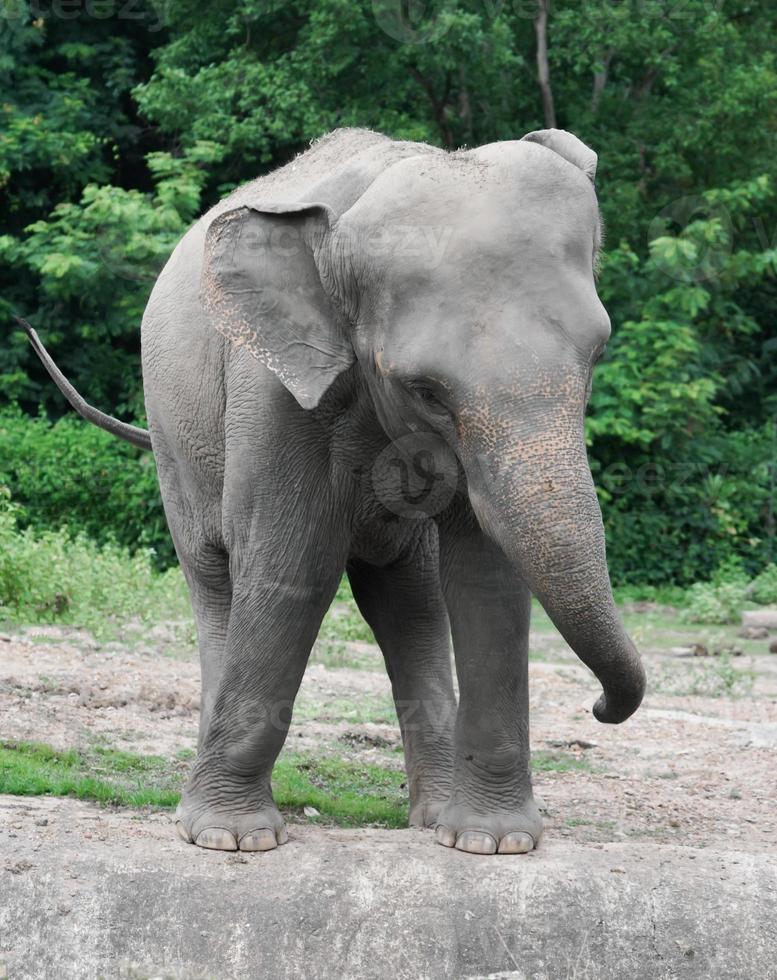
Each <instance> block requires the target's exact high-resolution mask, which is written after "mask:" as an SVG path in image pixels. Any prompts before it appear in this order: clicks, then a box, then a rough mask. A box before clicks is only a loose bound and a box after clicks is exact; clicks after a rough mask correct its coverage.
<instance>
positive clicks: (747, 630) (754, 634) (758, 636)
mask: <svg viewBox="0 0 777 980" xmlns="http://www.w3.org/2000/svg"><path fill="white" fill-rule="evenodd" d="M739 635H740V637H741V638H742V639H743V640H765V639H767V638H768V636H769V630H768V629H767V628H766V627H765V626H743V627H742V629H741V630H740V631H739Z"/></svg>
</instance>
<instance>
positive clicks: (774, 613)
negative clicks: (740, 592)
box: [742, 608, 777, 630]
mask: <svg viewBox="0 0 777 980" xmlns="http://www.w3.org/2000/svg"><path fill="white" fill-rule="evenodd" d="M748 626H752V627H759V626H760V627H763V628H764V629H767V630H777V609H766V608H765V609H749V610H747V611H746V612H743V613H742V627H743V628H744V627H748Z"/></svg>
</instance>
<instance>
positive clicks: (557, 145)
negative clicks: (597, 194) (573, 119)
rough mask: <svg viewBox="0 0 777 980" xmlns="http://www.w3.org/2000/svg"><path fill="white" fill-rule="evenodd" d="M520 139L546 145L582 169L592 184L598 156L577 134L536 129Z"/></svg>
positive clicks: (558, 130) (563, 130) (562, 130)
mask: <svg viewBox="0 0 777 980" xmlns="http://www.w3.org/2000/svg"><path fill="white" fill-rule="evenodd" d="M521 139H522V140H526V141H528V142H529V143H540V144H541V145H542V146H547V148H548V149H549V150H553V152H554V153H558V155H559V156H561V157H564V159H565V160H569V162H570V163H573V164H574V165H575V166H576V167H578V168H579V169H580V170H582V171H583V173H584V174H586V176H587V177H588V179H589V180H590V181H591V183H592V184H593V182H594V179H595V177H596V164H597V162H598V157H597V155H596V154H595V153H594V151H593V150H592V149H591V148H590V147H589V146H586V145H585V143H584V142H583V141H582V140H579V139H578V138H577V136H573V135H572V133H568V132H567V131H566V130H565V129H538V130H536V131H535V132H533V133H527V134H526V135H525V136H522V137H521Z"/></svg>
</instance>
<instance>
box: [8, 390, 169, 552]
mask: <svg viewBox="0 0 777 980" xmlns="http://www.w3.org/2000/svg"><path fill="white" fill-rule="evenodd" d="M0 484H2V485H4V486H7V487H8V488H9V489H10V491H11V497H12V499H13V500H14V502H15V503H16V504H18V505H20V506H19V507H18V508H17V510H16V511H15V519H16V521H17V522H18V523H19V525H20V526H22V527H27V526H31V527H34V528H35V529H36V531H43V530H46V529H49V530H56V529H58V528H60V527H63V526H64V525H67V527H68V528H69V529H70V531H71V533H74V534H79V533H80V534H85V535H88V537H89V538H91V539H92V540H94V541H95V542H97V543H98V544H107V543H109V542H115V543H117V544H119V545H123V546H124V547H125V548H128V549H129V550H130V551H135V550H137V549H145V550H148V549H153V551H154V561H155V563H156V564H157V565H158V566H159V567H167V566H170V565H172V564H174V563H175V550H174V548H173V544H172V540H171V538H170V534H169V532H168V530H167V523H166V521H165V516H164V511H163V509H162V500H161V497H160V494H159V485H158V482H157V476H156V467H155V465H154V459H153V456H152V455H151V453H144V452H142V451H141V450H138V449H135V448H134V447H132V446H130V445H128V444H127V443H124V442H121V441H120V440H118V439H116V438H115V437H113V436H111V435H109V434H108V433H107V432H102V431H101V430H100V429H96V428H95V427H94V426H92V425H89V424H88V423H86V422H84V421H83V420H82V419H80V418H77V417H76V416H75V415H72V416H65V417H64V418H61V419H60V420H59V421H58V422H56V423H54V424H51V423H50V422H48V421H47V420H46V419H45V418H42V417H39V418H32V419H31V418H29V416H26V415H23V414H22V413H21V412H20V411H18V410H12V409H7V410H6V411H5V412H3V413H2V414H0Z"/></svg>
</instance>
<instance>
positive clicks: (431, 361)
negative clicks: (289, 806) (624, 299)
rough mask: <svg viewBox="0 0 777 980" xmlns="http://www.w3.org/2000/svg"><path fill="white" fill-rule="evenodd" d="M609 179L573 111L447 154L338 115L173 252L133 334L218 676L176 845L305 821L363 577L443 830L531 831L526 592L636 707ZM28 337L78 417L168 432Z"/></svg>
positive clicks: (471, 834) (207, 666)
mask: <svg viewBox="0 0 777 980" xmlns="http://www.w3.org/2000/svg"><path fill="white" fill-rule="evenodd" d="M595 169H596V154H595V153H593V151H591V150H590V149H588V147H586V146H585V145H584V144H583V143H581V142H580V141H579V140H578V139H577V138H576V137H575V136H572V135H571V134H569V133H566V132H563V131H560V130H543V131H540V132H535V133H530V134H529V135H527V136H524V137H523V139H521V140H518V141H509V142H501V143H494V144H491V145H489V146H483V147H480V148H478V149H472V150H467V151H458V152H454V153H448V152H445V151H442V150H439V149H436V148H434V147H431V146H425V145H423V144H418V143H407V142H396V141H393V140H391V139H389V138H387V137H384V136H381V135H379V134H377V133H372V132H368V131H365V130H354V129H345V130H338V131H336V132H334V133H332V134H330V135H329V136H327V137H325V138H324V139H321V140H319V141H318V142H317V143H315V144H314V145H313V146H312V147H311V148H310V149H309V150H308V151H307V152H305V153H304V154H302V155H301V156H299V157H297V158H296V159H295V160H293V161H292V162H291V163H289V164H288V165H287V166H285V167H283V168H281V169H280V170H277V171H275V172H274V173H272V174H270V175H269V176H266V177H263V178H260V179H259V180H256V181H254V182H252V183H250V184H248V185H246V186H244V187H241V188H240V189H238V190H236V191H235V192H234V193H232V194H231V195H230V196H229V197H227V198H226V199H225V200H224V201H222V202H221V203H220V204H218V205H217V206H216V207H215V208H213V210H211V211H210V212H209V213H208V214H207V215H206V216H205V217H204V218H202V219H201V220H200V221H199V222H198V223H197V224H196V225H195V226H194V227H192V228H191V229H190V231H189V232H188V233H187V234H186V235H185V236H184V238H183V239H182V241H181V242H180V244H179V245H178V247H177V248H176V250H175V252H174V253H173V255H172V257H171V258H170V260H169V262H168V263H167V265H166V267H165V269H164V271H163V272H162V274H161V275H160V277H159V279H158V281H157V283H156V285H155V287H154V290H153V293H152V295H151V298H150V300H149V303H148V307H147V309H146V313H145V316H144V319H143V327H142V347H143V376H144V386H145V398H146V407H147V414H148V420H149V425H150V443H151V445H152V446H153V451H154V455H155V457H156V463H157V468H158V473H159V482H160V485H161V490H162V497H163V500H164V506H165V512H166V515H167V519H168V523H169V525H170V530H171V532H172V535H173V538H174V541H175V546H176V549H177V552H178V556H179V558H180V562H181V566H182V568H183V571H184V573H185V575H186V579H187V582H188V585H189V589H190V592H191V598H192V604H193V607H194V613H195V616H196V620H197V627H198V635H199V646H200V655H201V666H202V715H201V726H200V745H199V754H198V756H197V759H196V762H195V763H194V766H193V769H192V772H191V775H190V777H189V780H188V782H187V784H186V787H185V790H184V793H183V798H182V801H181V805H180V807H179V810H178V813H177V826H178V829H179V831H180V833H181V835H182V836H183V837H184V839H185V840H187V841H191V842H193V843H195V844H198V845H200V846H202V847H210V848H219V849H224V850H235V849H237V848H239V849H241V850H267V849H270V848H274V847H276V846H277V844H282V843H284V841H285V840H286V831H285V829H284V823H283V820H282V818H281V815H280V813H279V812H278V809H277V807H276V806H275V803H274V802H273V797H272V790H271V785H270V776H271V772H272V767H273V763H274V762H275V759H276V757H277V755H278V753H279V751H280V749H281V746H282V745H283V742H284V739H285V737H286V734H287V730H288V726H289V721H290V716H291V707H292V703H293V701H294V697H295V695H296V693H297V690H298V688H299V685H300V681H301V679H302V675H303V671H304V670H305V665H306V662H307V659H308V656H309V654H310V650H311V647H312V644H313V642H314V640H315V638H316V635H317V632H318V629H319V626H320V624H321V620H322V617H323V616H324V614H325V612H326V610H327V608H328V606H329V604H330V603H331V601H332V598H333V596H334V595H335V591H336V589H337V587H338V583H339V581H340V579H341V576H342V574H343V572H344V570H347V573H348V576H349V579H350V582H351V585H352V588H353V593H354V596H355V598H356V601H357V603H358V605H359V609H360V610H361V612H362V613H363V615H364V617H365V619H366V620H367V622H368V623H369V624H370V626H371V627H372V629H373V631H374V633H375V636H376V638H377V640H378V643H379V644H380V647H381V649H382V651H383V654H384V656H385V660H386V665H387V668H388V673H389V676H390V678H391V683H392V687H393V693H394V697H395V700H396V704H397V711H398V715H399V721H400V726H401V729H402V736H403V740H404V748H405V760H406V765H407V772H408V786H409V791H410V823H411V824H414V825H425V826H434V827H436V835H437V840H438V841H439V842H440V843H441V844H444V845H445V846H447V847H454V846H455V847H457V848H458V849H459V850H462V851H470V852H474V853H479V854H492V853H496V852H498V853H500V854H517V853H523V852H526V851H529V850H531V849H532V848H533V847H535V846H536V844H537V842H538V841H539V838H540V834H541V831H542V821H541V818H540V815H539V813H538V811H537V807H536V805H535V802H534V799H533V796H532V786H531V779H530V775H529V721H528V704H529V699H528V690H527V656H528V649H527V647H528V635H529V610H530V593H534V594H535V595H536V596H537V597H538V599H539V601H540V602H541V603H542V605H543V606H544V608H545V609H546V610H547V612H548V615H549V616H550V618H551V619H552V620H553V622H554V623H555V625H556V626H557V627H558V629H559V630H560V632H561V633H562V634H563V636H564V637H565V638H566V640H567V641H568V642H569V644H570V645H571V647H572V648H573V649H574V650H575V652H576V653H577V654H578V656H579V657H580V658H581V659H582V660H583V662H584V663H585V664H587V665H588V667H590V668H591V670H593V671H594V673H595V674H596V676H597V677H598V678H599V680H600V682H601V684H602V688H603V694H602V695H601V697H600V698H599V700H598V701H597V702H596V704H595V705H594V708H593V711H594V714H595V716H596V717H597V718H598V719H599V720H600V721H602V722H622V721H624V720H625V719H626V718H628V717H629V716H630V715H631V714H632V712H634V711H635V710H636V708H637V707H638V705H639V704H640V701H641V699H642V695H643V691H644V686H645V677H644V672H643V668H642V665H641V662H640V659H639V655H638V653H637V651H636V650H635V648H634V646H633V645H632V643H631V641H630V639H629V637H628V636H627V635H626V633H625V631H624V629H623V626H622V624H621V622H620V620H619V617H618V614H617V611H616V608H615V604H614V602H613V597H612V592H611V589H610V583H609V578H608V573H607V566H606V561H605V546H604V534H603V528H602V519H601V514H600V511H599V506H598V503H597V498H596V493H595V491H594V486H593V482H592V479H591V474H590V470H589V467H588V462H587V458H586V450H585V443H584V437H583V417H584V413H585V409H586V403H587V400H588V397H589V395H590V389H591V375H592V371H593V368H594V365H595V364H596V361H597V359H598V358H599V357H600V356H601V353H602V351H603V349H604V345H605V342H606V341H607V338H608V336H609V333H610V325H609V320H608V317H607V313H606V312H605V310H604V307H603V306H602V304H601V302H600V301H599V298H598V296H597V293H596V287H595V281H594V266H595V261H596V252H597V248H598V246H599V239H600V219H599V215H598V210H597V203H596V195H595V192H594V185H593V179H594V173H595ZM30 333H31V336H32V338H33V342H34V343H35V344H36V349H37V350H38V353H39V354H40V355H41V357H42V358H43V359H44V362H45V363H46V364H47V367H48V368H49V370H50V372H51V373H52V376H53V377H54V378H55V380H57V382H58V384H59V385H60V387H61V388H62V389H63V391H65V393H66V394H67V395H68V397H69V398H70V400H71V402H72V404H74V406H75V407H76V408H77V409H78V410H79V411H80V412H81V413H82V414H83V415H85V416H86V417H87V418H89V419H90V420H92V421H94V422H96V423H97V424H98V425H102V426H103V427H104V428H108V429H109V430H111V431H114V432H116V433H117V434H118V435H121V436H122V437H124V438H129V439H130V440H132V441H134V442H136V443H137V444H139V445H146V444H148V435H147V434H146V433H145V432H144V431H143V430H139V429H135V428H133V427H131V426H126V425H125V424H124V423H119V422H117V421H116V420H115V419H111V418H110V417H109V416H105V415H103V414H102V413H100V412H98V411H97V410H96V409H93V408H91V407H90V406H88V405H86V403H84V402H83V400H82V399H80V396H78V395H77V394H76V393H75V392H74V391H73V389H72V388H70V387H69V386H68V384H67V382H66V381H65V380H64V378H63V377H62V375H61V374H59V372H58V370H57V368H56V367H55V366H54V365H53V363H52V362H51V360H50V358H48V355H47V354H46V353H45V351H44V350H43V348H42V347H41V345H40V343H39V341H37V338H36V337H35V335H34V332H33V331H30ZM451 634H452V637H453V646H454V654H455V664H456V672H457V675H458V681H459V702H458V705H457V704H456V699H455V695H454V690H453V686H452V678H451V669H450V659H449V646H448V645H449V635H451Z"/></svg>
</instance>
